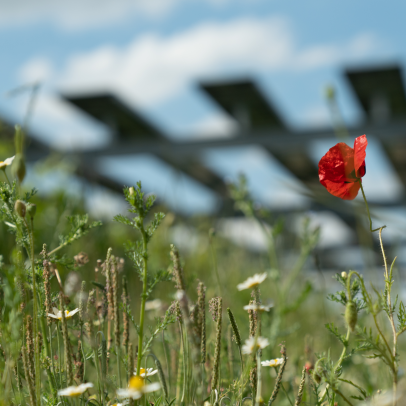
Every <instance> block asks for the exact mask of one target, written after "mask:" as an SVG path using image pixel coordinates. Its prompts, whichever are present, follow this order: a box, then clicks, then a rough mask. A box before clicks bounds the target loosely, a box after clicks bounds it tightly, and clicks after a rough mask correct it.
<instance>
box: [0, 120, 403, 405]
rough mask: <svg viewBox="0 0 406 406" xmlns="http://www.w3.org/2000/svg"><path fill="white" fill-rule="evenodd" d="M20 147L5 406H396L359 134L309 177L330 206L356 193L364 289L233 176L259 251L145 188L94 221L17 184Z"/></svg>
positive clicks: (7, 178)
mask: <svg viewBox="0 0 406 406" xmlns="http://www.w3.org/2000/svg"><path fill="white" fill-rule="evenodd" d="M23 137H24V134H23V133H22V131H21V130H20V129H19V128H18V127H17V130H16V146H17V147H16V151H15V155H14V156H12V157H8V158H7V157H2V159H4V161H2V162H0V176H1V178H0V181H1V182H0V220H1V223H2V224H1V226H0V238H1V244H0V252H1V256H0V276H1V284H0V309H1V313H0V377H1V379H0V404H1V405H7V406H8V405H15V406H17V405H30V406H40V405H42V406H46V405H49V406H57V405H58V406H59V405H60V406H79V405H80V406H85V405H86V406H87V405H89V406H90V405H97V406H113V405H144V406H146V405H155V406H159V405H167V406H183V405H204V406H209V405H213V406H214V405H215V406H219V405H222V406H225V405H239V406H241V405H253V406H259V405H264V404H267V405H269V406H271V405H275V406H276V405H280V406H284V405H285V406H288V405H291V406H293V405H295V406H298V405H317V406H322V405H329V406H334V405H354V406H355V405H386V404H387V405H402V404H404V403H403V402H404V400H403V399H404V396H405V393H406V392H405V391H404V388H405V383H404V378H403V374H404V372H403V370H404V368H405V364H404V363H405V355H406V352H405V342H404V338H403V336H402V333H403V332H405V331H406V309H405V305H404V303H403V301H402V300H401V296H400V293H401V292H400V284H399V282H400V280H399V272H398V269H397V267H396V257H390V256H389V255H388V254H387V253H386V251H385V231H386V228H385V226H384V225H377V224H372V220H371V215H370V211H369V207H368V203H367V196H368V190H364V188H363V184H362V179H363V177H365V176H368V175H367V171H366V166H365V157H366V153H367V152H366V149H367V144H368V141H367V137H366V136H365V135H361V136H359V137H357V138H356V139H355V142H354V145H353V148H352V147H350V146H349V145H347V143H345V142H339V143H338V144H336V145H335V146H332V148H330V150H328V151H327V152H326V154H325V155H324V156H323V158H322V159H321V160H320V163H319V181H320V188H323V186H324V187H325V188H326V190H327V191H328V192H329V193H330V194H332V195H334V196H335V197H336V199H342V200H353V199H354V198H355V197H356V196H357V195H358V194H359V192H360V190H361V194H362V197H363V199H364V203H365V204H364V205H363V209H362V211H361V214H360V216H361V219H362V221H364V222H365V223H366V224H367V227H369V229H370V233H371V236H372V238H373V240H374V241H375V242H376V247H378V250H377V258H379V264H378V265H379V266H380V269H381V270H382V271H381V272H380V275H379V280H378V281H376V280H374V282H373V283H372V281H371V279H370V274H369V270H368V268H367V267H365V269H364V270H363V273H361V272H360V270H357V269H343V270H340V271H339V272H337V273H335V274H334V275H331V274H324V273H323V270H322V269H320V267H319V265H318V261H317V246H318V242H319V239H320V230H319V228H317V227H316V228H314V227H312V226H311V223H310V222H309V220H308V219H306V220H305V221H304V222H303V224H302V231H301V234H300V237H299V238H297V236H293V235H292V233H290V232H289V230H287V229H286V227H285V226H284V222H283V219H282V218H275V217H274V216H273V215H272V213H271V212H268V211H267V210H265V209H264V208H261V207H258V206H257V205H255V203H254V201H253V200H252V198H251V196H250V194H249V185H248V184H247V182H246V180H245V178H244V177H243V176H241V178H240V179H239V181H238V182H236V183H235V184H230V185H229V193H230V197H231V198H232V199H233V202H234V205H235V208H236V209H237V210H238V211H239V212H240V213H242V214H243V215H244V216H245V217H246V218H247V219H249V220H250V221H252V222H254V223H255V224H257V225H259V227H260V229H261V230H262V233H263V234H264V236H265V238H266V241H267V247H268V249H267V252H266V253H260V252H256V251H255V252H252V251H249V250H247V249H244V248H240V247H237V246H235V245H233V244H232V243H231V242H230V241H228V240H226V239H225V238H223V237H221V236H219V235H217V233H216V227H215V224H216V223H215V219H213V218H207V217H199V218H193V219H182V218H177V216H175V215H174V214H173V213H170V212H169V213H168V212H167V210H166V209H165V208H162V207H160V206H156V205H155V198H154V196H152V195H146V194H145V192H144V191H143V189H142V185H141V182H138V183H137V184H135V185H133V186H130V187H123V199H125V200H126V202H127V205H128V213H127V215H122V214H118V215H116V216H115V217H114V219H113V220H114V221H112V222H105V224H102V223H101V222H100V221H98V220H97V219H90V217H89V216H88V215H87V214H86V213H84V212H83V205H82V204H81V202H80V200H75V199H74V198H73V197H71V198H68V197H66V196H64V195H62V196H61V195H58V196H53V197H49V198H48V199H45V198H43V197H40V195H37V193H36V192H37V191H36V189H31V190H29V189H28V188H27V186H26V185H25V183H24V178H25V176H26V167H25V161H24V154H23V151H22V148H20V147H19V146H21V145H22V141H21V139H22V138H23ZM37 186H38V188H40V187H41V185H37ZM176 224H182V225H183V226H184V227H188V226H191V225H193V227H194V229H195V230H197V234H198V235H199V239H198V242H197V243H196V244H195V245H194V246H192V248H188V249H186V248H181V247H180V246H177V245H176V244H175V241H173V238H172V236H173V233H171V230H172V228H173V227H174V225H176ZM374 227H375V228H374ZM378 255H379V256H378ZM331 276H333V278H331ZM326 279H328V283H326ZM330 280H331V282H330ZM332 288H333V290H332Z"/></svg>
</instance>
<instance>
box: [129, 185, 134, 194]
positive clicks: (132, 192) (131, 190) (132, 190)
mask: <svg viewBox="0 0 406 406" xmlns="http://www.w3.org/2000/svg"><path fill="white" fill-rule="evenodd" d="M128 191H129V192H130V196H134V194H135V189H134V187H133V186H131V187H130V189H128Z"/></svg>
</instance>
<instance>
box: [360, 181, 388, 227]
mask: <svg viewBox="0 0 406 406" xmlns="http://www.w3.org/2000/svg"><path fill="white" fill-rule="evenodd" d="M358 182H359V184H360V186H361V192H362V197H363V198H364V202H365V206H366V208H367V214H368V219H369V231H371V233H373V232H375V231H378V230H380V229H382V228H385V227H386V226H382V227H378V228H375V229H374V230H373V229H372V220H371V214H370V213H369V206H368V202H367V198H366V196H365V193H364V188H363V186H362V182H361V179H358Z"/></svg>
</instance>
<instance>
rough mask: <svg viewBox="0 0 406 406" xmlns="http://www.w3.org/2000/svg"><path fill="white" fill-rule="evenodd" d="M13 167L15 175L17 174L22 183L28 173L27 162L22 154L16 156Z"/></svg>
mask: <svg viewBox="0 0 406 406" xmlns="http://www.w3.org/2000/svg"><path fill="white" fill-rule="evenodd" d="M12 169H13V172H14V176H16V177H17V178H18V180H19V182H20V183H22V182H23V180H24V178H25V174H26V170H25V162H24V157H23V156H22V154H17V155H16V157H15V158H14V162H13V166H12Z"/></svg>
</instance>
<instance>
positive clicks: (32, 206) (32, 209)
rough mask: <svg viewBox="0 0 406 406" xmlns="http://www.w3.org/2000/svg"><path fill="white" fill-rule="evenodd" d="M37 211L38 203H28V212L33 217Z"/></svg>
mask: <svg viewBox="0 0 406 406" xmlns="http://www.w3.org/2000/svg"><path fill="white" fill-rule="evenodd" d="M36 212H37V205H36V204H34V203H28V204H27V214H28V215H29V216H30V217H31V218H34V217H35V213H36Z"/></svg>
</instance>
